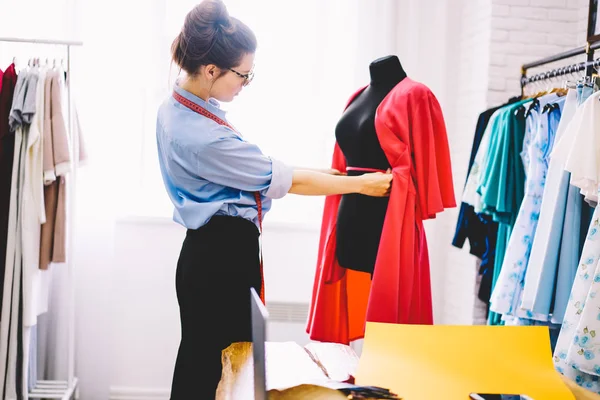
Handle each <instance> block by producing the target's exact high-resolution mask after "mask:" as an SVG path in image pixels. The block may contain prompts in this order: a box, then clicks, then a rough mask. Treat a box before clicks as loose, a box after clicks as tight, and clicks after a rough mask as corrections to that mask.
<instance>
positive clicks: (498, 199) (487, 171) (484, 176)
mask: <svg viewBox="0 0 600 400" xmlns="http://www.w3.org/2000/svg"><path fill="white" fill-rule="evenodd" d="M530 101H531V100H522V101H519V102H517V103H514V104H511V105H508V106H505V107H503V108H501V109H499V110H498V111H496V112H495V113H494V114H493V115H492V118H491V119H490V123H489V124H488V127H487V129H486V132H485V133H484V138H483V139H482V144H481V145H480V148H479V151H478V154H477V156H476V157H475V163H477V169H475V168H474V169H473V170H472V171H471V172H472V173H471V174H469V178H468V181H467V187H466V188H465V192H464V193H463V199H464V200H465V201H466V202H468V203H469V204H471V205H473V206H474V208H475V211H476V212H481V213H486V214H489V215H491V216H492V218H493V219H494V221H496V222H497V223H498V235H497V239H496V253H495V259H494V273H493V277H492V288H493V287H494V285H495V282H496V280H497V277H498V275H499V273H500V269H501V267H502V262H503V260H504V254H505V250H506V246H507V245H508V239H509V238H510V234H511V230H512V226H513V224H514V222H515V220H516V215H517V213H518V210H519V207H520V205H521V201H522V199H523V186H524V181H525V172H524V169H523V162H522V160H521V152H522V148H523V141H524V136H525V118H524V117H523V116H522V114H521V113H520V112H518V111H519V110H522V107H521V106H523V105H527V104H528V103H529V102H530ZM515 114H517V115H515ZM484 141H486V142H487V143H486V144H485V146H484ZM474 167H475V164H474ZM471 175H472V176H471ZM488 321H489V323H490V324H494V325H495V324H498V323H500V316H499V315H497V314H496V313H493V312H490V313H489V318H488Z"/></svg>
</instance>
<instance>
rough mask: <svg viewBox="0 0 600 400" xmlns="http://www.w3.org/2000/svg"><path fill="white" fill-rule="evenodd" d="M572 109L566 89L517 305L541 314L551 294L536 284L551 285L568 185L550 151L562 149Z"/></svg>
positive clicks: (574, 97)
mask: <svg viewBox="0 0 600 400" xmlns="http://www.w3.org/2000/svg"><path fill="white" fill-rule="evenodd" d="M576 110H577V92H576V91H575V90H569V91H568V93H567V95H566V97H565V104H564V106H563V112H562V113H561V118H560V123H559V125H558V128H557V131H556V137H555V139H554V141H555V143H554V146H553V151H552V152H551V154H550V156H549V163H548V172H547V174H546V185H545V187H544V196H543V197H542V203H541V205H540V215H539V220H538V228H537V231H536V236H535V238H534V239H533V243H532V245H531V254H530V257H529V264H528V267H527V271H526V272H525V278H524V286H523V296H522V300H521V307H523V308H524V309H527V310H532V311H533V312H537V313H542V314H550V303H551V295H550V291H547V292H545V293H544V294H540V293H541V292H539V287H540V284H541V286H542V287H548V288H550V287H554V279H555V276H556V270H557V267H558V257H559V249H560V242H561V238H562V234H563V231H562V227H563V223H564V216H565V213H564V210H565V207H566V202H567V188H568V184H569V175H568V173H567V172H565V171H564V168H563V163H562V162H561V160H560V158H559V157H554V153H558V152H559V151H560V150H558V151H557V150H556V149H559V148H563V147H564V146H565V145H566V141H568V140H570V137H567V138H566V139H564V133H565V131H566V130H567V129H568V127H569V124H570V123H571V121H572V120H573V116H574V115H575V112H576ZM541 282H543V284H542V283H541ZM569 291H570V288H569ZM536 296H539V298H538V299H539V300H538V304H537V305H534V301H535V299H536ZM554 322H557V323H560V322H562V318H561V319H560V321H557V320H554Z"/></svg>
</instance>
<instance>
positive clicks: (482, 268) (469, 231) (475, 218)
mask: <svg viewBox="0 0 600 400" xmlns="http://www.w3.org/2000/svg"><path fill="white" fill-rule="evenodd" d="M514 101H515V100H514V99H511V100H510V101H509V103H512V102H514ZM500 107H502V106H500ZM500 107H494V108H490V109H489V110H486V111H484V112H482V113H481V114H480V115H479V118H478V119H477V125H476V127H475V135H474V137H473V145H472V148H471V156H470V158H469V166H468V168H467V178H466V179H465V187H466V185H467V182H468V177H469V175H470V173H471V169H472V167H473V164H474V162H475V157H476V155H477V152H478V150H479V147H480V144H481V141H482V139H483V135H484V133H485V130H486V128H487V126H488V124H489V121H490V119H491V118H492V115H493V114H494V113H495V112H496V111H497V110H498V109H499V108H500ZM497 235H498V224H497V223H496V222H494V221H493V219H492V218H491V217H490V216H489V215H485V214H478V213H476V212H475V208H474V207H473V206H472V205H470V204H468V203H466V202H464V201H463V202H462V203H461V205H460V211H459V214H458V219H457V222H456V230H455V233H454V238H453V239H452V245H453V246H454V247H457V248H462V247H463V245H464V243H465V241H466V240H467V239H469V246H470V249H469V252H470V253H471V254H473V255H474V256H476V257H479V258H480V259H481V262H480V263H479V271H478V274H479V275H481V277H480V278H478V280H477V298H478V299H479V300H481V301H482V302H484V303H485V304H487V303H488V302H489V299H490V294H491V286H492V274H493V271H494V257H495V253H496V236H497ZM485 309H486V312H485V315H486V318H487V305H485Z"/></svg>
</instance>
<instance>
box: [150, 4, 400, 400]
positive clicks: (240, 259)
mask: <svg viewBox="0 0 600 400" xmlns="http://www.w3.org/2000/svg"><path fill="white" fill-rule="evenodd" d="M255 50H256V38H255V36H254V34H253V33H252V31H251V30H250V29H249V28H248V27H247V26H246V25H244V24H243V23H242V22H240V21H239V20H237V19H235V18H232V17H229V16H228V13H227V10H226V8H225V5H224V4H223V3H222V1H221V0H205V1H203V2H202V3H201V4H199V5H198V6H196V7H195V8H194V9H193V10H192V11H190V13H189V14H188V15H187V16H186V19H185V23H184V26H183V29H182V31H181V32H180V33H179V35H178V36H177V38H176V39H175V41H174V42H173V45H172V56H173V61H174V62H175V63H176V64H177V65H178V66H179V67H180V68H181V69H182V70H184V71H185V72H186V76H185V78H184V79H181V80H179V81H178V82H177V84H176V85H175V88H174V92H173V94H172V96H169V98H168V99H167V100H166V101H165V102H164V103H163V104H162V105H161V107H160V109H159V111H158V118H157V128H156V130H157V143H158V153H159V161H160V168H161V173H162V176H163V180H164V183H165V186H166V189H167V192H168V194H169V196H170V198H171V200H172V202H173V204H174V206H175V212H174V219H175V221H177V222H178V223H180V224H181V225H183V226H185V227H186V228H187V229H188V230H187V235H186V238H185V241H184V243H183V246H182V249H181V254H180V256H179V261H178V263H177V272H176V288H177V299H178V302H179V308H180V317H181V336H182V337H181V344H180V347H179V353H178V355H177V362H176V365H175V372H174V377H173V384H172V391H171V399H173V400H178V399H185V400H190V399H200V398H201V399H211V398H214V396H215V390H216V387H217V384H218V382H219V380H220V377H221V350H223V349H224V348H226V347H227V346H228V345H229V344H231V343H232V342H236V341H251V340H252V336H251V323H250V288H251V287H253V288H255V289H256V291H257V292H258V293H260V292H261V289H262V283H261V281H262V275H261V274H262V270H261V264H260V257H259V253H260V251H259V244H258V237H259V234H260V233H259V232H260V227H261V220H262V216H263V215H264V214H265V213H266V212H268V211H269V209H270V207H271V199H277V198H281V197H283V196H284V195H286V194H287V193H295V194H299V195H335V194H346V193H361V194H365V195H369V196H386V195H388V191H389V188H390V182H391V180H392V174H391V173H388V174H384V173H372V174H365V175H362V176H357V177H348V176H343V175H342V174H340V173H338V172H337V171H328V173H322V172H317V171H310V170H301V169H293V168H290V167H288V166H286V165H285V164H283V163H281V162H279V161H277V160H274V159H272V158H270V157H267V156H265V155H263V154H262V153H261V151H260V150H259V148H258V147H257V146H255V145H254V144H251V143H249V142H247V141H245V140H244V139H243V138H242V137H241V135H240V134H239V133H238V132H236V130H235V128H233V127H232V126H231V125H229V123H228V122H227V120H226V118H225V113H224V112H223V111H222V110H220V109H219V105H218V102H217V101H224V102H228V101H231V100H233V99H234V97H235V96H237V95H238V94H239V93H240V91H241V90H242V88H243V87H244V86H246V85H247V84H249V83H250V82H251V81H252V76H253V73H252V67H253V64H254V52H255ZM204 371H208V372H207V373H205V372H204Z"/></svg>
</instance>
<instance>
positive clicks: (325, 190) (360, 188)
mask: <svg viewBox="0 0 600 400" xmlns="http://www.w3.org/2000/svg"><path fill="white" fill-rule="evenodd" d="M391 181H392V174H391V172H390V171H388V173H385V174H384V173H381V172H374V173H369V174H364V175H360V176H337V175H331V174H325V173H321V172H315V171H307V170H301V169H297V170H294V175H293V178H292V187H291V188H290V191H289V193H293V194H299V195H304V196H323V195H325V196H329V195H335V194H348V193H360V194H364V195H367V196H375V197H383V196H387V195H389V190H390V185H391Z"/></svg>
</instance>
